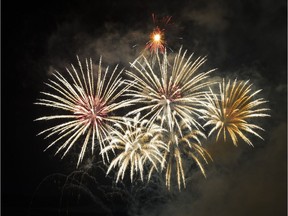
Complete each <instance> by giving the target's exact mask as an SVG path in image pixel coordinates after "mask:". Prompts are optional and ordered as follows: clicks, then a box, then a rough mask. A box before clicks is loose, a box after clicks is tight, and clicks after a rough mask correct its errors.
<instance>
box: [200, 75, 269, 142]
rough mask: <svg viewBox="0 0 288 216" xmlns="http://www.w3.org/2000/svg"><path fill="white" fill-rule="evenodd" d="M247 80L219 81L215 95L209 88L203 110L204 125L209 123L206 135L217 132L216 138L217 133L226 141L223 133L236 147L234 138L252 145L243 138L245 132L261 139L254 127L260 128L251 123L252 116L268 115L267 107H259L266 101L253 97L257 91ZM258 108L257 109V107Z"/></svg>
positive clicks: (245, 136)
mask: <svg viewBox="0 0 288 216" xmlns="http://www.w3.org/2000/svg"><path fill="white" fill-rule="evenodd" d="M248 82H249V80H248V81H246V82H244V81H237V80H234V82H233V83H231V82H230V80H228V82H227V83H225V81H224V79H223V81H222V83H219V91H220V94H215V93H214V92H213V91H212V90H211V89H210V93H211V94H207V96H206V98H207V101H208V104H207V113H206V115H205V119H206V120H207V123H206V124H205V125H204V126H208V125H211V126H213V128H212V129H211V131H210V133H209V136H210V135H211V134H212V133H213V132H214V131H218V132H217V136H216V140H218V139H219V137H220V135H222V136H223V138H224V141H226V138H227V134H229V136H230V137H231V139H232V141H233V144H234V145H235V146H237V143H238V137H240V138H241V139H243V140H244V141H245V142H246V143H247V144H249V145H253V144H252V142H251V141H250V139H249V138H248V137H247V132H248V133H250V134H253V135H255V136H257V137H259V138H261V139H263V138H262V137H261V136H260V135H259V134H258V133H257V132H256V131H255V130H264V129H263V128H261V127H259V126H258V125H256V124H253V123H251V121H252V119H253V118H257V117H266V116H269V115H268V114H266V112H267V111H268V110H269V109H268V108H261V107H260V105H262V104H265V103H267V101H265V100H264V99H263V98H258V99H256V98H255V96H256V95H257V94H258V93H259V92H260V91H261V90H258V91H255V92H253V91H252V89H251V87H252V84H248ZM259 107H260V108H259Z"/></svg>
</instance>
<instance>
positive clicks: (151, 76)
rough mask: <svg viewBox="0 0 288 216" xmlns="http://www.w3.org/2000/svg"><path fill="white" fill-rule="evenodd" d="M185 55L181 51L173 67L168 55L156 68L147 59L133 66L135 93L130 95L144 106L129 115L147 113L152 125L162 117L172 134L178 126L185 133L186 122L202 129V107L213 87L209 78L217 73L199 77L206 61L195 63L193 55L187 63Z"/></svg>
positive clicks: (132, 91) (130, 72) (165, 55)
mask: <svg viewBox="0 0 288 216" xmlns="http://www.w3.org/2000/svg"><path fill="white" fill-rule="evenodd" d="M185 55H186V51H185V52H184V53H183V54H182V53H181V49H180V50H179V53H178V54H177V55H176V57H175V58H174V64H173V66H172V67H171V66H170V64H169V63H168V59H167V53H166V52H165V53H164V55H163V59H162V61H161V60H160V57H159V55H157V62H158V64H156V65H154V67H152V66H151V65H150V64H149V62H148V60H147V59H146V58H145V57H144V56H142V58H143V61H144V63H141V61H139V60H137V61H136V62H134V63H133V64H131V67H132V69H135V72H132V71H127V74H128V75H129V76H130V77H132V78H133V79H134V80H133V81H131V83H133V85H134V89H129V90H128V94H127V95H129V96H132V97H133V98H132V99H131V101H133V102H134V103H140V104H143V106H142V107H140V108H137V109H135V110H133V111H131V112H129V113H128V115H130V114H136V113H138V112H146V114H145V115H144V116H143V118H146V117H148V118H149V122H150V123H151V124H152V123H153V122H155V120H156V119H157V118H158V117H159V116H160V117H161V118H160V119H161V120H162V121H161V126H163V125H164V124H166V125H168V126H167V128H169V129H170V130H172V128H173V127H174V125H176V126H177V127H178V129H179V131H181V128H180V126H179V124H178V122H179V121H182V120H183V121H185V122H187V124H188V125H189V126H192V125H193V126H195V128H199V127H201V125H200V124H199V123H198V121H197V117H200V116H201V115H200V113H202V109H200V107H201V106H203V103H204V102H205V92H206V90H204V88H205V87H207V86H208V85H211V84H212V83H211V82H210V81H207V78H208V76H209V73H210V72H212V71H213V70H210V71H208V72H201V73H198V69H199V68H200V67H201V65H203V64H204V62H205V61H206V58H200V57H199V58H197V59H196V60H194V61H192V60H191V58H192V56H193V54H192V55H190V56H189V57H188V58H187V59H186V58H185ZM155 68H156V69H155ZM164 127H166V126H165V125H164Z"/></svg>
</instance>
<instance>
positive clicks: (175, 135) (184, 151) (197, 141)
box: [163, 121, 212, 190]
mask: <svg viewBox="0 0 288 216" xmlns="http://www.w3.org/2000/svg"><path fill="white" fill-rule="evenodd" d="M179 124H180V128H181V134H180V133H179V130H172V131H169V132H168V133H166V136H165V140H166V143H167V144H168V151H165V152H164V160H163V163H165V164H166V166H165V169H166V173H165V179H166V186H167V188H168V189H169V190H170V188H171V179H172V177H173V176H174V174H175V173H174V170H176V177H177V183H178V189H179V190H180V189H181V186H182V185H183V187H184V188H185V187H186V176H185V172H186V173H187V170H188V169H189V167H187V166H188V165H189V164H190V166H191V163H188V159H189V158H190V159H192V160H193V161H194V162H195V163H196V164H197V165H198V167H199V168H200V170H201V172H202V174H203V175H204V176H205V177H206V174H205V170H204V164H208V161H209V160H211V161H212V157H211V156H210V154H209V153H208V151H207V150H206V149H205V148H204V147H202V145H201V139H203V138H205V139H206V136H205V134H204V133H203V132H201V131H200V130H198V129H192V128H190V127H187V124H186V123H185V122H183V121H182V122H180V123H179ZM163 165H164V164H163Z"/></svg>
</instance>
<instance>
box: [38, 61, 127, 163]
mask: <svg viewBox="0 0 288 216" xmlns="http://www.w3.org/2000/svg"><path fill="white" fill-rule="evenodd" d="M77 60H78V66H79V71H77V70H76V68H75V67H74V65H73V64H71V68H72V70H70V69H68V68H66V71H67V73H68V77H67V78H65V77H64V75H62V74H61V73H60V72H57V71H56V72H55V73H54V74H53V76H54V78H55V80H49V82H48V83H46V85H47V86H48V87H49V88H50V91H51V92H41V93H42V94H43V95H44V96H45V97H47V98H48V99H46V98H42V99H39V100H38V102H36V104H38V105H41V106H47V107H52V108H56V109H58V110H59V111H60V110H62V111H64V112H65V113H66V114H52V115H50V116H44V117H40V118H38V119H36V120H41V121H50V120H57V119H59V120H61V121H63V122H62V123H55V125H54V126H52V127H50V128H48V129H46V130H43V131H42V132H40V133H39V134H43V133H46V134H47V136H46V137H45V138H48V137H50V136H52V135H55V136H58V137H56V139H55V140H54V141H53V142H52V143H51V144H50V145H49V146H48V147H47V148H50V147H51V146H53V145H55V144H57V143H59V144H60V147H58V149H57V151H56V154H58V153H59V152H60V151H61V150H64V149H65V151H64V153H63V155H62V157H64V156H65V155H66V154H67V153H68V152H69V151H70V149H71V147H72V146H73V145H75V144H76V143H77V144H78V143H79V145H81V150H80V153H79V157H78V162H77V167H78V166H79V163H80V162H81V161H82V160H83V157H84V155H85V152H86V149H87V147H88V143H89V140H90V139H91V138H92V146H91V147H92V154H93V152H94V145H95V138H97V140H98V143H99V145H100V151H101V150H102V149H103V148H104V147H105V145H106V144H105V143H104V140H105V139H106V137H107V136H108V135H109V133H110V131H111V130H112V129H113V128H112V125H113V124H115V123H118V122H121V119H122V117H120V116H114V115H113V114H112V112H114V111H116V110H118V109H120V108H124V107H127V106H129V105H130V101H129V100H122V101H120V102H116V100H117V99H118V98H119V97H120V96H121V95H123V93H124V92H125V91H127V89H128V88H129V85H127V82H125V80H123V79H122V78H121V74H122V72H123V70H121V71H120V72H118V68H117V66H116V67H115V68H114V70H113V72H112V74H111V76H110V78H108V67H107V68H106V70H105V71H104V72H103V71H102V66H101V58H100V61H99V67H98V72H97V75H96V76H94V72H93V69H94V68H93V64H92V60H91V59H90V60H89V61H88V59H86V61H85V65H86V72H85V71H84V68H85V67H83V66H82V63H81V61H80V60H79V58H78V56H77ZM69 78H70V79H69ZM52 92H53V93H52ZM82 138H83V139H84V141H83V140H82ZM102 158H103V160H104V155H103V154H102ZM106 159H109V158H108V155H106Z"/></svg>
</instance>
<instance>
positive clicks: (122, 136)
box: [102, 114, 167, 182]
mask: <svg viewBox="0 0 288 216" xmlns="http://www.w3.org/2000/svg"><path fill="white" fill-rule="evenodd" d="M139 117H140V115H139V114H138V115H137V116H136V117H135V118H133V119H132V120H131V119H125V122H124V124H121V123H116V124H115V130H113V131H112V132H111V136H110V137H108V138H107V139H108V140H109V141H110V145H107V146H106V147H105V148H104V149H103V150H102V153H103V154H105V153H107V152H109V151H113V152H114V153H115V154H116V156H115V158H114V159H113V160H112V162H111V163H110V165H109V168H108V170H107V174H108V173H110V171H111V170H112V169H115V168H116V167H118V171H117V179H116V182H118V181H119V179H120V178H121V179H123V178H124V176H125V172H126V170H127V169H128V167H130V179H131V182H132V181H133V176H134V172H135V173H140V178H141V180H142V181H143V179H144V172H145V168H146V169H148V170H149V174H148V180H149V179H150V176H151V174H152V171H153V170H155V169H156V170H158V166H159V165H160V164H161V163H163V155H162V152H163V150H165V151H167V146H166V144H165V143H164V142H163V141H162V132H163V131H164V129H163V128H161V127H160V126H158V125H155V124H153V125H151V126H150V127H149V128H148V127H147V124H148V123H149V121H148V120H142V121H139Z"/></svg>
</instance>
